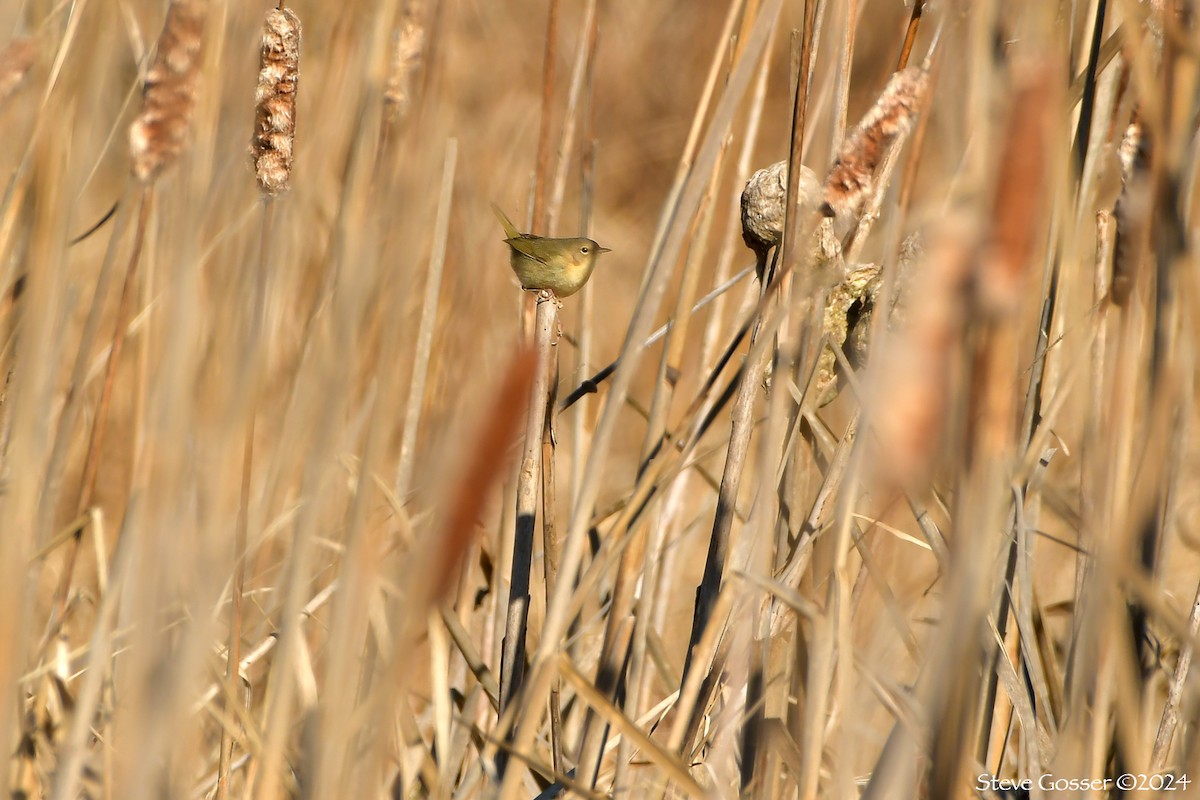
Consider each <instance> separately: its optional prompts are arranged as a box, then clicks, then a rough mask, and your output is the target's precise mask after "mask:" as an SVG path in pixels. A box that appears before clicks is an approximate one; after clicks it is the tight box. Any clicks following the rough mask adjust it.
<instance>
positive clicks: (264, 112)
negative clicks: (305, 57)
mask: <svg viewBox="0 0 1200 800" xmlns="http://www.w3.org/2000/svg"><path fill="white" fill-rule="evenodd" d="M259 65H260V66H259V72H258V89H257V91H256V92H255V95H254V99H255V114H254V139H253V141H252V142H251V145H250V152H251V155H252V156H253V157H254V174H255V176H256V177H257V178H258V185H259V188H261V189H262V191H263V192H265V193H266V194H269V195H276V194H280V193H282V192H286V191H287V189H288V180H289V178H291V174H292V150H293V144H294V142H295V139H296V87H297V83H298V81H299V77H300V18H299V17H297V16H296V14H295V13H294V12H292V11H291V9H287V8H277V9H272V10H271V12H270V13H268V14H267V21H266V24H265V25H264V26H263V40H262V56H261V59H260V61H259Z"/></svg>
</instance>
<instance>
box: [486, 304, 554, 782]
mask: <svg viewBox="0 0 1200 800" xmlns="http://www.w3.org/2000/svg"><path fill="white" fill-rule="evenodd" d="M536 302H537V306H536V307H537V320H536V326H535V328H534V333H535V337H534V340H533V344H534V349H535V351H536V352H537V359H538V360H537V371H536V373H535V378H534V382H533V390H532V392H531V393H530V400H529V411H528V415H527V417H526V425H525V444H524V449H523V451H522V456H521V462H520V465H519V469H520V471H519V472H518V476H517V516H516V526H515V530H514V533H513V562H512V573H511V578H510V580H509V587H510V588H509V596H508V613H507V616H506V619H505V625H504V651H503V655H502V658H501V661H500V710H501V712H502V713H503V712H504V711H507V710H508V708H509V707H510V706H511V705H512V704H513V702H514V700H515V699H516V697H517V693H518V692H519V691H520V690H521V685H522V683H523V679H524V673H525V637H526V633H527V628H528V622H529V602H530V595H529V587H530V573H531V569H532V559H533V533H534V527H535V523H536V516H537V500H538V487H539V485H540V480H539V477H540V471H541V470H540V463H541V444H542V429H543V426H544V425H545V424H546V419H547V413H546V404H547V399H548V398H549V396H550V385H549V381H550V375H551V373H552V371H553V370H552V368H551V363H552V359H553V358H555V357H556V356H555V354H554V351H553V347H554V344H553V336H554V331H555V326H556V324H557V319H558V305H557V300H555V298H554V297H553V296H552V295H547V296H539V297H537V298H536ZM518 749H520V750H524V748H518ZM497 769H498V770H499V771H500V772H501V773H503V771H504V759H503V757H502V756H501V757H500V758H499V759H498V763H497Z"/></svg>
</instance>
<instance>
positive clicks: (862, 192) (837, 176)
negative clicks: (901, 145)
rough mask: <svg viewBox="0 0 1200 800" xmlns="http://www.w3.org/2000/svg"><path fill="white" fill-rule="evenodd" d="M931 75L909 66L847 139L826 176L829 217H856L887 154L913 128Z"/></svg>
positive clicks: (889, 84)
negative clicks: (850, 215)
mask: <svg viewBox="0 0 1200 800" xmlns="http://www.w3.org/2000/svg"><path fill="white" fill-rule="evenodd" d="M928 82H929V74H928V73H927V72H926V71H925V70H924V69H922V68H920V67H909V68H908V69H903V70H900V71H899V72H897V73H895V74H894V75H892V77H891V80H889V81H888V85H887V86H886V87H885V88H884V90H883V93H882V94H881V95H879V99H878V100H876V101H875V105H873V106H871V110H870V111H868V112H867V115H866V116H865V117H863V119H862V121H861V122H860V123H858V127H857V128H855V129H854V131H853V132H852V133H851V134H850V135H849V136H847V137H846V140H845V141H844V142H843V143H842V147H841V149H840V150H839V151H838V155H837V158H836V159H835V160H834V162H833V166H832V167H830V169H829V174H828V175H826V177H825V198H824V200H825V202H824V205H823V206H822V209H821V211H822V213H824V214H825V215H826V216H829V217H832V216H838V217H842V216H845V215H849V214H853V213H855V212H857V210H858V209H859V207H860V206H861V205H862V203H863V200H865V199H866V197H867V196H868V195H869V194H870V193H871V189H872V188H873V187H874V185H875V176H876V173H877V172H878V170H879V166H880V165H881V164H882V163H883V161H884V158H886V156H887V154H888V151H890V150H891V148H892V147H893V146H894V145H895V144H896V143H897V142H899V141H901V140H902V139H903V137H904V136H905V135H906V134H907V133H908V132H909V130H911V129H912V124H913V120H914V119H915V118H916V116H917V112H918V110H919V109H920V104H921V97H922V96H923V95H924V94H925V89H926V86H927V85H928Z"/></svg>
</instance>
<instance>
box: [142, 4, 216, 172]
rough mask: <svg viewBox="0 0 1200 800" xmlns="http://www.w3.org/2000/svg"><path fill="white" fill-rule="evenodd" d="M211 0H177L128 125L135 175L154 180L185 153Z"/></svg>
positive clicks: (168, 11) (164, 27) (169, 10)
mask: <svg viewBox="0 0 1200 800" xmlns="http://www.w3.org/2000/svg"><path fill="white" fill-rule="evenodd" d="M207 13H208V3H207V2H206V0H173V2H172V3H171V6H170V8H168V9H167V19H166V22H165V23H164V24H163V31H162V35H161V36H159V38H158V51H157V53H155V56H154V63H153V64H151V65H150V71H149V72H147V73H146V83H145V85H144V86H143V89H142V110H141V113H139V114H138V116H137V119H135V120H134V121H133V125H132V126H130V128H129V148H130V153H131V155H132V156H133V174H134V175H135V176H137V178H138V180H140V181H143V182H149V181H151V180H153V179H154V178H155V177H157V176H158V175H159V173H161V172H162V171H163V169H165V168H166V167H167V166H169V165H170V164H171V162H172V161H174V160H175V158H176V157H177V156H178V155H179V154H180V153H181V152H183V148H184V147H185V146H186V144H187V137H188V128H189V127H190V125H191V118H192V109H193V108H194V107H195V105H196V94H197V86H198V84H199V79H200V53H201V45H202V44H203V37H204V20H205V17H206V16H207Z"/></svg>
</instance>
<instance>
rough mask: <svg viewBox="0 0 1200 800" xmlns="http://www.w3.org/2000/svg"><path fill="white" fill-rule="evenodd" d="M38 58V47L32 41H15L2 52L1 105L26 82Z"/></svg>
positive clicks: (0, 58) (0, 72) (0, 71)
mask: <svg viewBox="0 0 1200 800" xmlns="http://www.w3.org/2000/svg"><path fill="white" fill-rule="evenodd" d="M36 57H37V45H36V44H34V42H33V40H32V39H13V40H12V41H11V42H9V45H8V47H6V48H4V51H3V52H0V104H2V103H4V101H6V100H8V98H10V97H12V95H13V93H14V92H16V91H17V89H18V88H19V87H20V85H21V84H22V83H23V82H24V81H25V78H26V76H27V75H29V70H30V68H31V67H32V66H33V61H34V59H35V58H36Z"/></svg>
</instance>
